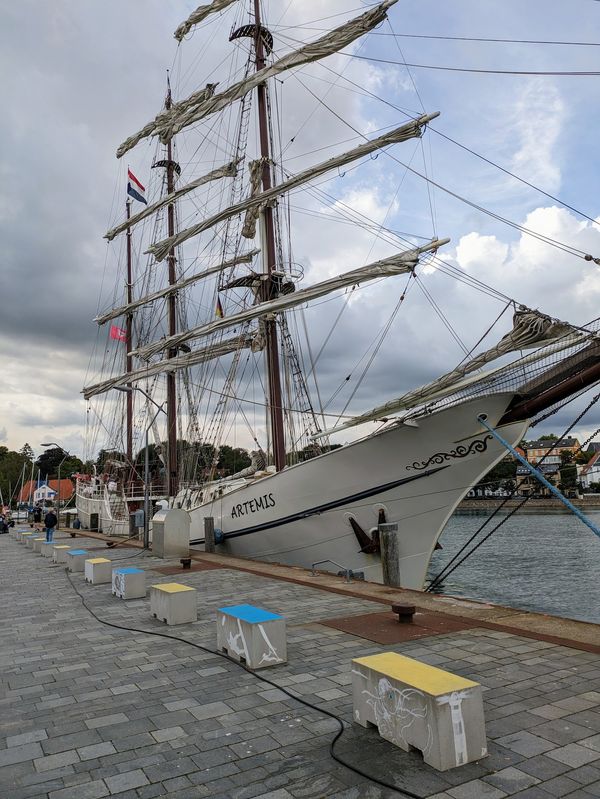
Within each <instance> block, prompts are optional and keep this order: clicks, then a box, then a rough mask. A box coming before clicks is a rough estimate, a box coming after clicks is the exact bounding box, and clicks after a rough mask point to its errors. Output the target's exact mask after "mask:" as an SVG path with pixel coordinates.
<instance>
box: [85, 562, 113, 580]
mask: <svg viewBox="0 0 600 799" xmlns="http://www.w3.org/2000/svg"><path fill="white" fill-rule="evenodd" d="M84 576H85V581H86V583H91V584H92V585H101V584H103V583H110V582H112V560H109V558H88V559H87V560H86V562H85V564H84Z"/></svg>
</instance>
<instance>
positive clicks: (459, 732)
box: [352, 652, 487, 771]
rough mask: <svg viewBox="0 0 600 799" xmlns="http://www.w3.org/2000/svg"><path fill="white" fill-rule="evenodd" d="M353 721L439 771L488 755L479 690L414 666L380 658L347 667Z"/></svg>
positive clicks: (406, 660) (403, 660) (407, 660)
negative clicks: (374, 729) (371, 728)
mask: <svg viewBox="0 0 600 799" xmlns="http://www.w3.org/2000/svg"><path fill="white" fill-rule="evenodd" d="M352 693H353V708H354V720H355V721H356V722H357V724H361V725H362V726H363V727H368V726H369V725H371V726H375V727H377V728H378V730H379V734H380V735H381V737H382V738H385V740H386V741H390V742H391V743H393V744H395V745H396V746H398V747H400V749H404V751H405V752H408V751H409V750H410V749H418V750H420V751H421V752H422V754H423V760H424V761H425V763H427V764H429V765H430V766H432V767H433V768H435V769H438V770H439V771H446V770H447V769H450V768H455V767H456V766H462V765H464V764H465V763H470V762H472V761H474V760H480V759H481V758H482V757H485V756H486V755H487V742H486V737H485V721H484V718H483V703H482V699H481V686H480V685H479V684H478V683H476V682H473V681H472V680H467V679H465V678H463V677H458V676H456V675H455V674H450V672H447V671H442V669H436V668H435V667H434V666H428V665H427V664H426V663H420V662H419V661H418V660H413V659H412V658H407V657H404V656H403V655H398V654H396V653H395V652H382V653H381V654H379V655H370V656H369V657H363V658H356V659H355V660H353V661H352Z"/></svg>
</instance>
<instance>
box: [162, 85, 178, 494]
mask: <svg viewBox="0 0 600 799" xmlns="http://www.w3.org/2000/svg"><path fill="white" fill-rule="evenodd" d="M165 108H166V109H167V110H168V109H169V108H171V85H170V83H169V84H168V89H167V97H166V100H165ZM174 171H175V162H174V161H173V150H172V146H171V140H170V139H169V142H168V144H167V194H172V192H173V191H174V190H175V177H174ZM167 229H168V233H169V236H173V235H174V234H175V204H174V203H169V205H168V206H167ZM167 263H168V267H169V285H170V286H173V285H174V284H175V283H177V276H176V274H175V248H174V247H171V249H170V250H169V254H168V256H167ZM167 308H168V320H169V336H174V335H175V334H176V333H177V306H176V299H175V292H173V293H172V294H169V299H168V304H167ZM176 355H177V349H174V348H171V349H169V351H168V353H167V357H168V358H174V357H175V356H176ZM167 473H168V478H167V479H168V484H167V488H168V495H169V497H175V496H176V495H177V488H178V485H177V482H178V481H177V393H176V385H175V374H174V373H173V372H168V373H167Z"/></svg>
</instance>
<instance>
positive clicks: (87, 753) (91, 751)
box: [77, 741, 117, 760]
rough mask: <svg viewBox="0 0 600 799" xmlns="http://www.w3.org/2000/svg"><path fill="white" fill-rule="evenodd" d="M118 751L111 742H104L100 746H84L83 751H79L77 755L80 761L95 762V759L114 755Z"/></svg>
mask: <svg viewBox="0 0 600 799" xmlns="http://www.w3.org/2000/svg"><path fill="white" fill-rule="evenodd" d="M116 751H117V750H116V749H115V747H114V746H113V745H112V743H110V741H102V742H101V743H99V744H92V745H91V746H82V747H81V749H77V754H78V755H79V759H80V760H93V759H94V758H97V757H103V756H104V755H112V754H114V753H115V752H116Z"/></svg>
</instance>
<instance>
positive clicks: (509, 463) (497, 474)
mask: <svg viewBox="0 0 600 799" xmlns="http://www.w3.org/2000/svg"><path fill="white" fill-rule="evenodd" d="M516 476H517V462H516V461H514V460H512V459H511V460H508V459H506V458H503V459H502V460H501V461H500V463H497V464H496V466H494V467H493V468H492V469H490V470H489V472H488V473H487V474H485V475H484V476H483V477H482V478H481V480H480V481H479V482H478V483H477V485H480V486H485V487H486V488H489V489H491V490H492V491H495V490H496V489H498V488H504V490H506V491H511V490H512V488H514V484H515V483H514V481H515V479H516ZM507 484H508V485H510V488H507V487H506V486H507Z"/></svg>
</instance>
